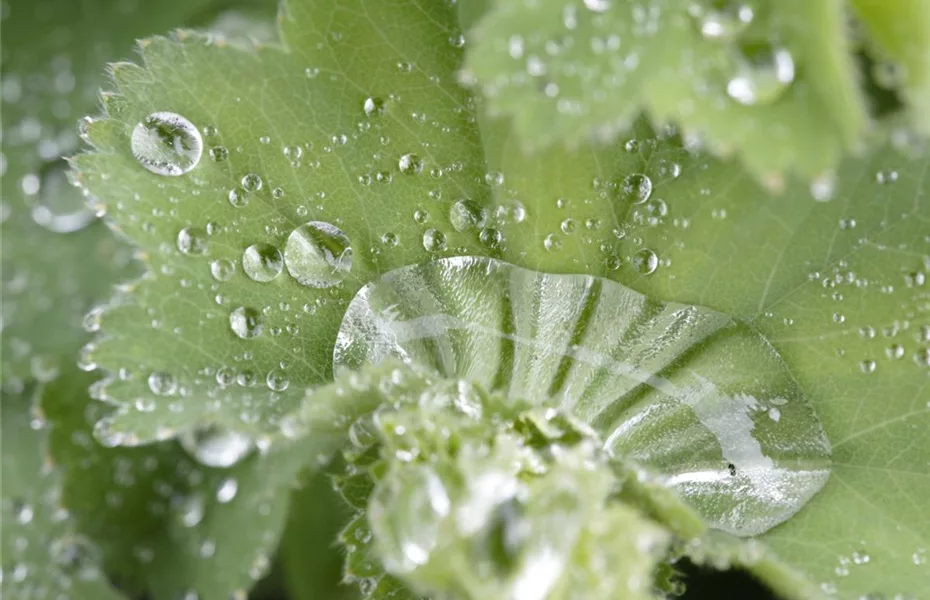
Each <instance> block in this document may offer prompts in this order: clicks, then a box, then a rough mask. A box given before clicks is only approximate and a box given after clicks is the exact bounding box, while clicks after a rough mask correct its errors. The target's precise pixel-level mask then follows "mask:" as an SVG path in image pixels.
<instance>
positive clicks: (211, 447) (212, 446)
mask: <svg viewBox="0 0 930 600" xmlns="http://www.w3.org/2000/svg"><path fill="white" fill-rule="evenodd" d="M178 441H179V442H180V443H181V446H182V447H183V448H184V450H185V451H186V452H187V453H188V454H190V455H191V456H192V457H194V458H195V459H196V460H197V461H198V462H200V463H202V464H205V465H207V466H208V467H231V466H233V465H234V464H236V463H237V462H239V461H240V460H242V458H244V457H245V456H246V455H247V454H248V453H249V452H251V451H252V448H253V446H254V444H253V443H252V440H251V438H249V437H248V436H246V435H243V434H241V433H238V432H235V431H232V430H230V429H225V428H223V427H220V426H219V425H209V426H207V427H202V428H199V429H195V430H194V431H190V432H187V433H185V434H183V435H181V436H180V437H179V438H178Z"/></svg>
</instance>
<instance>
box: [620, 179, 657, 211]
mask: <svg viewBox="0 0 930 600" xmlns="http://www.w3.org/2000/svg"><path fill="white" fill-rule="evenodd" d="M650 196H652V179H650V178H649V176H648V175H645V174H643V173H631V174H629V175H627V176H626V177H624V178H623V181H621V182H620V197H621V198H622V199H623V200H626V201H628V202H632V203H633V204H642V203H644V202H645V201H646V200H649V197H650Z"/></svg>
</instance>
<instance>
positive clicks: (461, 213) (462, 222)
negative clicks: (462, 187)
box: [449, 199, 487, 231]
mask: <svg viewBox="0 0 930 600" xmlns="http://www.w3.org/2000/svg"><path fill="white" fill-rule="evenodd" d="M486 219H487V212H486V211H485V210H484V208H483V207H481V206H480V205H479V204H478V203H477V202H475V201H474V200H468V199H463V200H459V201H458V202H456V203H455V204H453V205H452V207H451V208H450V209H449V223H451V224H452V228H453V229H455V230H456V231H468V230H470V229H480V228H481V227H484V223H485V221H486Z"/></svg>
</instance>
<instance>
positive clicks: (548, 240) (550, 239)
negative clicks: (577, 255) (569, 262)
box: [543, 233, 562, 252]
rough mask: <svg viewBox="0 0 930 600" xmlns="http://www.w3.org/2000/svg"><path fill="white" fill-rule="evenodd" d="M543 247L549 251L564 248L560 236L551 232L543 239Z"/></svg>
mask: <svg viewBox="0 0 930 600" xmlns="http://www.w3.org/2000/svg"><path fill="white" fill-rule="evenodd" d="M543 248H545V249H546V250H548V251H549V252H557V251H558V250H561V249H562V240H560V239H559V238H558V236H556V235H555V234H554V233H550V234H549V235H547V236H546V237H545V239H543Z"/></svg>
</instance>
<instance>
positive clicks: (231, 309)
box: [76, 0, 484, 443]
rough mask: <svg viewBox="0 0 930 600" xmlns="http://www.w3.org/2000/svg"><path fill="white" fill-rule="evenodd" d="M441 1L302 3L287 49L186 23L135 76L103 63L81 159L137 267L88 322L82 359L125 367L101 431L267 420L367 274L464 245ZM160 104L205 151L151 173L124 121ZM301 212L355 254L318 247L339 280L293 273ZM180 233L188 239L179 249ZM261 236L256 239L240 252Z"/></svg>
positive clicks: (457, 117) (459, 123)
mask: <svg viewBox="0 0 930 600" xmlns="http://www.w3.org/2000/svg"><path fill="white" fill-rule="evenodd" d="M360 6H361V5H360ZM451 11H452V9H451V8H449V7H446V6H442V5H438V4H437V5H433V4H430V5H416V4H412V5H402V4H398V5H394V4H381V3H376V4H371V3H364V5H363V7H357V8H356V9H354V10H353V9H350V7H349V6H348V5H344V4H340V5H339V6H338V7H337V6H336V3H331V2H324V1H319V2H311V1H309V0H305V1H303V2H293V3H291V4H290V5H289V7H288V10H287V13H286V17H285V18H284V20H283V21H282V32H283V35H284V41H285V43H286V46H287V50H282V49H277V48H266V49H261V48H258V49H254V50H249V51H246V50H242V49H239V48H235V47H219V46H216V45H212V44H210V43H208V40H207V39H205V38H202V37H199V36H196V35H192V34H188V33H183V34H179V35H178V36H177V38H176V39H172V40H169V39H164V38H159V39H155V40H152V41H150V42H147V43H146V45H145V49H144V58H145V61H146V67H145V68H144V69H143V68H140V67H136V66H133V65H129V64H120V65H116V66H114V68H113V72H114V77H115V79H116V82H117V85H118V86H119V88H120V93H121V95H120V96H118V97H111V98H110V99H109V101H108V115H109V116H108V117H106V118H104V119H103V120H100V121H96V122H95V123H93V124H92V125H90V126H89V128H88V135H89V137H90V139H91V141H92V142H93V143H94V144H95V145H96V146H97V148H98V149H97V151H96V152H94V153H92V154H87V155H83V156H81V157H78V159H77V161H76V162H77V167H78V169H79V171H80V177H81V180H82V183H83V185H85V186H87V187H88V189H90V190H91V191H92V192H93V193H94V194H95V195H97V196H98V197H99V198H100V199H101V202H102V203H103V204H105V205H107V210H108V214H109V219H110V222H111V224H112V226H113V227H114V228H116V229H118V230H120V231H122V232H123V233H125V234H126V235H128V236H129V237H131V238H132V239H133V240H134V241H135V242H136V243H137V244H138V245H139V246H140V248H141V250H142V252H143V253H144V255H145V257H144V260H145V262H146V265H147V267H148V270H149V273H148V275H147V276H146V277H145V278H143V279H142V280H140V281H139V282H138V283H137V284H136V285H135V286H133V289H132V290H131V293H130V294H126V295H125V296H124V297H122V298H120V299H118V300H116V301H115V302H114V305H113V306H112V307H111V308H110V309H109V310H108V311H107V312H106V313H104V314H103V315H102V318H101V336H100V338H99V339H98V340H97V342H96V343H95V345H94V346H92V347H91V348H90V350H89V352H88V359H89V360H90V361H91V362H92V363H94V364H96V365H97V366H99V367H101V368H102V369H105V370H107V371H109V372H111V373H117V372H119V371H120V370H123V373H124V374H126V375H127V376H126V377H124V378H113V379H111V380H110V381H109V382H108V383H107V384H105V385H104V386H101V387H100V388H99V389H98V390H97V392H98V394H99V396H100V397H101V398H105V399H108V400H112V401H115V402H118V403H122V404H125V405H126V406H127V409H126V411H124V412H123V413H119V414H118V415H117V416H116V417H115V419H114V421H113V422H112V423H111V424H110V430H111V431H116V432H123V433H125V434H126V435H125V436H124V439H123V440H122V441H123V442H124V443H125V442H127V441H133V442H141V441H146V440H149V439H153V438H156V437H160V436H164V435H171V434H173V433H176V432H178V431H182V430H185V429H190V427H192V426H194V425H196V424H198V423H201V424H202V423H204V422H209V421H217V422H220V423H222V424H223V425H225V426H226V427H230V428H235V429H238V430H241V431H245V432H251V433H252V434H255V435H259V434H264V433H267V432H269V431H272V430H274V429H275V428H276V427H277V421H278V420H279V419H280V418H281V416H282V415H284V414H286V413H288V412H290V411H292V410H294V409H295V408H296V406H297V405H298V404H299V402H300V400H301V398H302V390H303V389H304V388H305V387H306V386H307V385H308V384H311V383H318V382H322V381H325V380H327V379H328V378H329V377H330V373H331V362H332V361H331V352H332V343H333V338H332V337H331V335H332V333H334V332H335V330H336V328H337V326H338V322H339V319H340V318H341V315H342V311H343V309H344V306H345V301H346V300H347V299H348V298H349V297H350V296H351V294H352V293H354V291H355V290H356V289H357V288H358V287H359V286H360V285H361V284H362V283H364V282H365V281H367V279H369V278H370V277H371V276H373V275H374V274H376V273H378V272H381V271H383V270H385V269H388V268H391V267H395V266H399V265H402V264H409V263H411V262H420V261H423V260H426V259H428V258H429V257H431V256H436V255H448V254H451V253H458V252H459V251H460V249H462V248H468V249H472V250H474V249H476V248H477V247H478V243H477V240H475V238H476V237H477V236H476V235H474V234H473V233H471V232H466V233H458V232H456V231H454V230H452V229H451V228H449V227H448V226H447V221H446V218H447V217H446V215H447V214H448V212H449V209H450V206H451V205H452V204H454V203H455V202H456V201H457V200H458V199H459V198H463V197H476V198H479V200H480V197H481V195H482V189H483V188H484V182H483V178H482V177H483V168H482V163H481V160H480V146H479V142H478V139H477V137H476V130H475V128H474V125H473V121H474V117H473V115H472V112H471V110H470V108H469V103H468V98H467V94H466V93H465V92H464V91H462V90H459V89H457V88H456V87H455V86H454V83H453V73H454V70H455V68H456V65H457V62H458V57H459V56H460V54H461V50H460V49H459V48H457V47H456V45H455V44H453V43H451V42H450V37H451V38H454V37H455V33H456V32H455V29H454V19H453V14H452V12H451ZM387 23H395V24H397V26H398V27H401V28H402V29H404V31H405V34H404V35H402V36H396V35H392V36H391V45H390V47H389V49H388V51H386V50H385V48H384V47H382V46H380V45H375V46H372V45H370V44H368V43H367V40H371V39H375V38H378V36H379V35H380V34H381V32H382V31H383V30H384V27H385V24H387ZM322 24H326V25H325V28H324V27H323V26H322ZM401 24H402V26H401ZM362 40H365V42H362ZM453 41H454V40H453ZM347 52H348V53H350V54H349V56H350V58H348V59H347V58H346V56H347V54H346V53H347ZM158 111H171V112H174V113H177V114H180V115H183V116H184V117H185V118H186V119H189V120H190V121H191V122H192V123H194V124H196V127H197V129H198V130H199V131H200V132H202V133H198V134H197V135H200V136H202V137H203V140H204V144H205V147H204V150H203V156H202V158H201V159H200V162H199V164H198V165H197V167H196V169H195V170H193V171H192V172H190V173H189V174H186V175H183V176H180V177H166V176H160V175H157V174H155V173H152V172H150V171H148V170H146V169H145V168H143V166H142V165H141V164H140V163H139V161H137V160H136V159H135V158H134V156H133V152H132V148H131V141H130V138H131V137H132V132H133V130H134V129H135V128H136V126H137V124H138V123H139V122H140V121H142V120H143V119H144V118H146V116H147V115H149V114H151V113H154V112H158ZM211 156H212V157H215V158H222V160H214V159H213V158H211ZM259 186H260V188H259ZM246 188H251V190H250V191H249V190H246ZM230 194H232V195H233V198H234V200H233V203H232V204H231V203H230V199H229V198H230ZM246 197H247V201H246ZM233 204H238V205H241V206H233ZM308 222H323V223H326V224H327V226H326V227H323V230H324V231H329V232H333V231H334V230H333V229H331V228H329V226H332V227H335V228H338V230H339V231H341V232H344V234H345V235H346V236H347V239H348V243H349V244H350V246H351V255H350V254H346V253H343V250H344V248H343V249H342V250H340V251H339V252H337V253H336V254H335V255H334V257H333V259H332V262H333V264H332V265H327V263H326V259H321V260H323V263H322V264H323V273H324V274H323V275H322V277H323V278H324V279H326V280H327V283H336V280H337V279H341V278H342V277H344V279H343V280H342V282H341V283H340V284H338V285H335V286H332V287H327V288H322V289H321V288H316V287H313V286H308V285H304V284H302V283H300V281H304V283H307V282H311V280H314V277H317V279H315V280H314V281H319V276H313V275H307V274H305V273H312V272H313V265H312V263H313V260H314V256H315V255H314V254H313V253H312V251H311V250H309V247H308V246H306V245H304V246H301V245H300V243H299V242H300V240H301V239H303V240H304V241H306V240H308V239H310V238H307V237H300V236H301V232H298V233H297V234H295V236H297V237H296V238H295V239H294V240H293V242H292V243H293V244H294V245H293V249H292V250H288V249H287V248H288V247H287V243H288V239H289V237H290V236H291V234H292V232H294V231H295V229H297V228H298V227H300V226H302V225H304V224H305V223H308ZM317 230H319V228H317ZM182 231H184V232H185V233H183V234H182ZM312 231H313V230H310V233H312ZM179 235H182V237H183V236H187V237H186V238H185V239H190V236H193V238H194V239H195V241H196V248H194V249H193V251H192V252H191V253H190V254H185V253H184V251H182V250H180V249H179V245H178V240H179ZM338 239H339V237H338V236H332V235H330V241H333V240H338ZM201 243H202V244H203V245H204V248H201ZM255 244H265V245H267V246H261V247H260V248H259V247H256V248H254V249H253V250H252V251H248V252H247V250H248V249H249V248H250V247H252V246H253V245H255ZM425 245H426V246H429V250H427V248H425ZM181 247H186V246H185V245H184V244H183V243H182V244H181ZM321 248H322V247H321ZM260 249H261V251H259V250H260ZM201 250H203V254H202V255H200V254H197V252H200V251H201ZM275 250H276V251H277V252H281V253H282V254H284V255H285V256H284V257H283V258H284V260H285V261H286V262H288V265H289V266H285V265H283V264H281V259H280V258H278V256H277V254H276V252H275ZM301 255H304V258H305V259H306V260H309V261H310V263H309V264H308V263H307V262H306V261H304V262H303V263H301V260H300V259H301ZM262 256H265V257H266V259H269V262H268V264H267V265H265V266H262V260H263V259H262V258H261V257H262ZM316 256H319V255H316ZM350 256H351V268H349V267H348V265H349V257H350ZM340 257H341V258H340ZM253 259H254V261H257V262H253ZM343 259H344V262H342V263H339V265H338V266H337V265H336V261H337V260H343ZM244 260H245V262H243V261H244ZM259 268H261V269H265V270H264V274H261V273H256V271H255V269H259ZM292 271H294V272H296V273H297V277H295V276H292V274H291V272H292ZM329 271H333V272H332V273H329ZM346 271H347V272H346ZM249 272H252V275H251V276H250V275H249V274H248V273H249ZM214 273H216V274H217V275H214ZM327 273H329V274H327ZM271 277H274V279H272V280H270V281H265V282H262V281H260V280H267V279H269V278H271ZM256 279H257V280H256ZM231 320H232V321H231ZM236 331H238V332H239V334H237V333H236ZM259 332H260V333H259ZM328 332H331V333H328ZM253 334H257V335H256V337H248V336H251V335H253ZM239 335H244V336H247V339H243V338H241V337H239ZM153 373H154V374H156V379H158V378H161V379H165V377H162V375H165V376H167V379H168V380H169V381H171V382H173V383H172V384H171V385H169V386H167V387H164V386H155V388H157V389H156V391H160V392H161V393H162V395H158V394H156V393H155V392H153V386H151V385H149V378H150V377H151V376H152V374H153ZM269 382H271V383H269ZM285 386H287V389H286V390H285V389H283V388H284V387H285ZM166 390H167V391H168V392H170V393H167V394H165V393H164V392H165V391H166ZM204 398H208V399H210V401H208V402H204ZM136 404H140V405H142V406H144V407H145V408H149V407H150V406H151V412H145V413H143V412H139V411H137V410H135V408H134V405H136ZM127 438H128V439H127Z"/></svg>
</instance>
